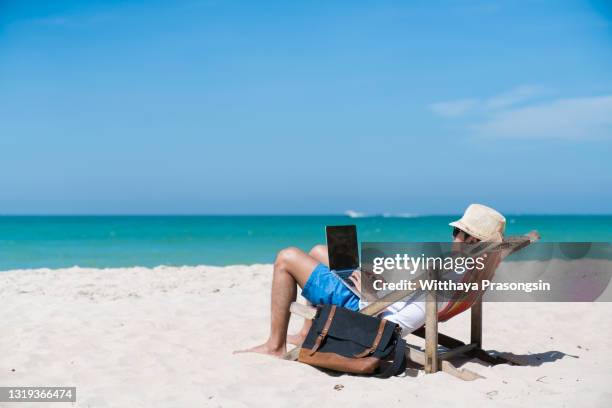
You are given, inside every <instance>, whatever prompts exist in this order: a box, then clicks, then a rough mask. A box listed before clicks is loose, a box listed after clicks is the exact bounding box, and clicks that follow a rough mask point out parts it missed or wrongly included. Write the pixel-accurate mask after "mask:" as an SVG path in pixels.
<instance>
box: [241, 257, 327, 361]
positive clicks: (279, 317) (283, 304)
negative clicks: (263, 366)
mask: <svg viewBox="0 0 612 408" xmlns="http://www.w3.org/2000/svg"><path fill="white" fill-rule="evenodd" d="M318 264H319V261H317V260H316V259H315V258H313V257H311V256H310V255H308V254H307V253H305V252H304V251H301V250H300V249H298V248H285V249H283V250H282V251H280V252H279V253H278V255H277V256H276V261H275V262H274V275H273V277H272V302H271V323H270V336H269V337H268V340H267V341H266V342H265V343H263V344H261V345H259V346H255V347H253V348H250V349H247V350H242V351H239V352H254V353H263V354H272V355H276V356H281V355H283V354H284V353H285V352H286V341H287V327H288V325H289V317H290V312H289V306H290V305H291V302H294V301H295V298H296V295H297V289H296V283H297V284H298V285H300V287H301V288H303V287H304V285H305V284H306V281H308V278H309V277H310V274H311V273H312V271H313V270H314V268H315V267H316V266H317V265H318Z"/></svg>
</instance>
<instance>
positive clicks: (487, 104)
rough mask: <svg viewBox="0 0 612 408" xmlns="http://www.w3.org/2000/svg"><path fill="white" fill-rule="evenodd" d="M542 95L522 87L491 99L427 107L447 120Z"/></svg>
mask: <svg viewBox="0 0 612 408" xmlns="http://www.w3.org/2000/svg"><path fill="white" fill-rule="evenodd" d="M542 93H543V92H542V90H541V89H540V88H538V87H535V86H531V85H522V86H519V87H517V88H514V89H512V90H511V91H509V92H504V93H502V94H499V95H495V96H493V97H491V98H483V99H476V98H469V99H458V100H454V101H444V102H438V103H434V104H431V105H429V109H430V110H431V111H432V112H434V113H435V114H437V115H439V116H443V117H447V118H453V117H461V116H466V115H472V114H483V113H487V112H491V111H495V110H498V109H503V108H507V107H510V106H514V105H517V104H520V103H523V102H526V101H528V100H529V99H533V98H535V97H537V96H540V95H542Z"/></svg>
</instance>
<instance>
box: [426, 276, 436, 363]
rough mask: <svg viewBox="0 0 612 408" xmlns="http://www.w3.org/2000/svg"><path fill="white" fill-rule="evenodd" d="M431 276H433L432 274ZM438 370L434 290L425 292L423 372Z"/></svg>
mask: <svg viewBox="0 0 612 408" xmlns="http://www.w3.org/2000/svg"><path fill="white" fill-rule="evenodd" d="M430 276H431V278H432V279H433V278H435V276H434V275H433V274H432V275H430ZM436 371H438V302H437V299H436V291H435V290H432V291H429V292H428V293H427V299H426V305H425V372H426V373H428V374H429V373H435V372H436Z"/></svg>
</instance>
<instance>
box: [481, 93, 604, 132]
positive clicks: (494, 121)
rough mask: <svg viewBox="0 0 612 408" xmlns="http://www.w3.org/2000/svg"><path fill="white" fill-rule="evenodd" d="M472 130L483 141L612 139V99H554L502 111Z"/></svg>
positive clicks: (599, 97)
mask: <svg viewBox="0 0 612 408" xmlns="http://www.w3.org/2000/svg"><path fill="white" fill-rule="evenodd" d="M471 128H472V130H473V131H474V133H475V134H476V135H478V136H486V137H509V138H557V139H602V138H612V95H604V96H596V97H588V98H569V99H556V100H553V101H550V102H547V103H540V104H538V105H534V106H528V107H522V108H516V109H508V110H503V111H501V112H498V113H495V114H493V115H491V116H490V117H489V118H488V119H486V120H484V121H482V122H480V123H476V124H474V125H472V126H471Z"/></svg>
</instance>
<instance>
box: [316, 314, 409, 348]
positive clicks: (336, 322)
mask: <svg viewBox="0 0 612 408" xmlns="http://www.w3.org/2000/svg"><path fill="white" fill-rule="evenodd" d="M319 308H320V309H319V315H318V317H317V318H316V319H315V321H314V323H313V325H314V327H315V329H316V332H317V334H319V333H321V332H322V331H323V325H324V324H325V320H327V316H328V315H329V312H330V310H331V306H329V305H322V306H319ZM380 320H381V319H379V318H377V317H372V316H368V315H364V314H361V313H359V312H354V311H352V310H349V309H345V308H342V307H337V308H336V314H335V315H334V318H333V321H332V324H331V326H330V328H329V332H328V334H327V335H328V336H331V337H335V338H337V339H342V340H348V341H351V342H353V343H357V344H359V345H361V346H363V347H364V348H367V347H371V346H372V344H373V343H374V339H375V338H376V334H377V333H378V327H379V326H380ZM396 327H397V324H395V323H393V322H390V321H387V322H386V324H385V329H384V332H383V336H382V338H381V340H380V343H379V344H378V347H377V350H384V349H385V348H386V347H387V346H388V344H389V341H390V340H391V337H392V336H393V332H394V330H395V328H396Z"/></svg>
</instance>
